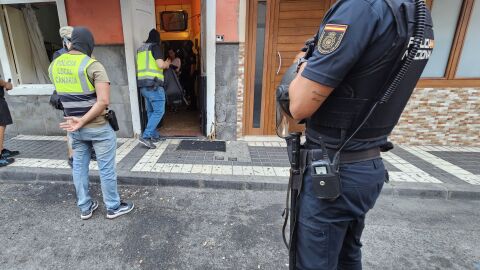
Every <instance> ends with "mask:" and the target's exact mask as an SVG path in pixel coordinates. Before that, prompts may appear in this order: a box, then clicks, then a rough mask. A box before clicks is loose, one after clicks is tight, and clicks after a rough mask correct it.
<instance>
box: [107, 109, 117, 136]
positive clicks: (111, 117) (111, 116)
mask: <svg viewBox="0 0 480 270" xmlns="http://www.w3.org/2000/svg"><path fill="white" fill-rule="evenodd" d="M105 119H107V121H108V123H109V124H110V126H111V127H112V129H113V130H114V131H118V130H120V127H119V126H118V120H117V115H116V114H115V111H113V110H110V109H109V110H108V112H107V113H106V114H105Z"/></svg>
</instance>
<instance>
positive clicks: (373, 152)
mask: <svg viewBox="0 0 480 270" xmlns="http://www.w3.org/2000/svg"><path fill="white" fill-rule="evenodd" d="M307 152H308V153H307V159H306V164H307V165H310V163H311V160H312V158H311V155H312V152H311V151H308V150H307ZM335 152H336V151H335V150H334V149H328V148H327V153H328V156H329V157H330V158H332V157H333V155H335ZM376 158H380V148H379V147H375V148H371V149H368V150H360V151H352V152H341V153H340V160H339V162H340V164H348V163H355V162H361V161H365V160H371V159H376Z"/></svg>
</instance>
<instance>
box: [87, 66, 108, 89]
mask: <svg viewBox="0 0 480 270" xmlns="http://www.w3.org/2000/svg"><path fill="white" fill-rule="evenodd" d="M87 76H88V78H89V79H90V82H91V83H92V84H95V83H96V82H103V83H110V80H109V79H108V74H107V71H106V70H105V67H104V66H103V65H102V64H101V63H100V62H98V61H95V62H93V63H92V64H91V65H90V66H88V68H87Z"/></svg>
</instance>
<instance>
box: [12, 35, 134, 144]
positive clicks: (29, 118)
mask: <svg viewBox="0 0 480 270" xmlns="http://www.w3.org/2000/svg"><path fill="white" fill-rule="evenodd" d="M93 54H94V56H95V58H96V59H98V60H99V61H100V62H101V63H102V64H103V65H104V66H105V69H106V70H107V73H108V76H109V78H110V81H111V92H110V103H111V104H110V108H111V109H113V110H114V111H115V112H116V114H117V118H118V121H119V125H120V131H118V132H117V136H119V137H130V136H132V135H133V129H132V117H131V112H130V111H131V110H130V98H129V92H128V81H127V71H126V66H125V50H124V47H123V45H120V46H97V47H96V48H95V50H94V52H93ZM6 99H7V102H8V105H9V107H10V111H11V113H12V117H13V121H14V124H13V125H11V126H8V127H7V130H6V132H7V134H9V135H17V134H25V135H64V134H65V132H64V131H63V130H61V129H60V128H59V127H58V124H59V123H60V122H61V121H62V118H63V113H62V112H61V111H58V110H55V109H53V108H52V107H51V106H50V105H49V103H48V101H49V99H50V96H37V95H36V96H33V95H32V96H10V95H8V94H7V95H6Z"/></svg>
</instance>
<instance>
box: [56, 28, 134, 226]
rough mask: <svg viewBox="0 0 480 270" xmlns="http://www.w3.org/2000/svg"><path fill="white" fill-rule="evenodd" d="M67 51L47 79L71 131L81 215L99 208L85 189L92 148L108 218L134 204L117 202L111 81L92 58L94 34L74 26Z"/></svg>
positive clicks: (128, 209) (87, 184)
mask: <svg viewBox="0 0 480 270" xmlns="http://www.w3.org/2000/svg"><path fill="white" fill-rule="evenodd" d="M69 46H70V48H69V52H68V53H64V54H62V55H60V56H59V57H58V58H57V59H55V60H54V61H53V62H52V63H51V65H50V68H49V73H50V78H51V81H52V83H53V84H54V85H55V89H56V91H57V93H58V95H59V96H60V101H61V103H62V105H63V108H64V112H65V115H66V117H65V119H66V120H67V121H66V122H63V123H61V124H60V127H61V128H63V129H65V130H66V131H68V132H69V134H68V136H69V137H70V141H71V143H72V148H73V150H74V156H73V169H72V174H73V182H74V184H75V189H76V193H77V205H78V207H79V208H80V211H81V215H80V217H81V219H88V218H90V217H91V216H92V214H93V212H94V211H95V210H96V209H97V207H98V202H97V201H96V200H92V198H91V197H90V194H89V187H88V186H89V177H88V171H89V163H90V158H91V149H92V147H93V148H94V150H95V152H96V153H97V162H98V167H99V171H100V180H101V183H102V193H103V201H104V203H105V206H106V208H107V218H115V217H118V216H120V215H123V214H126V213H128V212H130V211H131V210H132V209H133V207H134V205H133V203H124V202H121V201H120V196H119V194H118V190H117V175H116V171H115V152H116V135H115V132H114V131H113V129H112V127H111V126H110V125H109V123H107V121H106V119H105V113H106V109H107V107H108V104H109V100H110V97H109V95H110V81H109V79H108V75H107V73H106V71H105V68H104V67H103V65H102V64H100V62H98V61H96V60H93V59H92V58H91V57H90V55H91V54H92V51H93V47H94V41H93V35H92V34H91V33H90V31H89V30H88V29H86V28H82V27H77V28H75V29H74V30H73V33H72V40H71V44H69Z"/></svg>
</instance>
